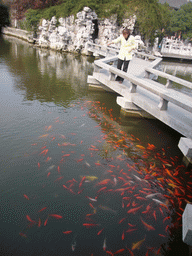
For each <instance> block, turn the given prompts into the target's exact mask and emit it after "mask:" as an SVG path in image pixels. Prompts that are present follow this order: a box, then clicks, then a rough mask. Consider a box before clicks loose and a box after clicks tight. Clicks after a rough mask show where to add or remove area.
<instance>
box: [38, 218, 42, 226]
mask: <svg viewBox="0 0 192 256" xmlns="http://www.w3.org/2000/svg"><path fill="white" fill-rule="evenodd" d="M38 227H41V219H40V218H39V222H38Z"/></svg>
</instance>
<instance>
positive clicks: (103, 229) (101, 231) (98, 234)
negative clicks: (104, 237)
mask: <svg viewBox="0 0 192 256" xmlns="http://www.w3.org/2000/svg"><path fill="white" fill-rule="evenodd" d="M103 230H104V228H102V229H101V230H99V232H98V233H97V235H98V236H99V235H100V234H101V232H102V231H103Z"/></svg>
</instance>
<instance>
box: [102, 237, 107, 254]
mask: <svg viewBox="0 0 192 256" xmlns="http://www.w3.org/2000/svg"><path fill="white" fill-rule="evenodd" d="M106 249H107V245H106V237H105V239H104V242H103V250H104V251H106Z"/></svg>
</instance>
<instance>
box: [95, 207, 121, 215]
mask: <svg viewBox="0 0 192 256" xmlns="http://www.w3.org/2000/svg"><path fill="white" fill-rule="evenodd" d="M98 207H99V208H101V209H102V210H104V211H109V212H112V213H115V214H116V213H117V211H115V210H113V209H111V208H109V207H108V206H104V205H99V206H98Z"/></svg>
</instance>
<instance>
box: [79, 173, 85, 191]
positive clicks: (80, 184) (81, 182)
mask: <svg viewBox="0 0 192 256" xmlns="http://www.w3.org/2000/svg"><path fill="white" fill-rule="evenodd" d="M85 179H86V177H85V176H83V178H82V179H81V181H80V183H79V188H80V187H81V186H82V184H83V181H84V180H85Z"/></svg>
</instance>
